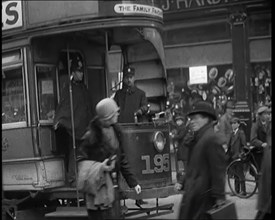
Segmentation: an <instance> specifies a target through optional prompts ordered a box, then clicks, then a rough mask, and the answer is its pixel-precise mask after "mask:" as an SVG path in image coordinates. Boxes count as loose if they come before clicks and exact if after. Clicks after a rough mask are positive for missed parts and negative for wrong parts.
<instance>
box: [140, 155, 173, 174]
mask: <svg viewBox="0 0 275 220" xmlns="http://www.w3.org/2000/svg"><path fill="white" fill-rule="evenodd" d="M141 160H144V161H145V170H142V174H153V173H162V172H168V171H169V170H170V163H169V154H168V153H167V154H156V155H155V156H154V157H151V156H150V155H142V156H141ZM151 160H153V161H152V162H153V166H151V164H152V163H151Z"/></svg>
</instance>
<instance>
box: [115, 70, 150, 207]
mask: <svg viewBox="0 0 275 220" xmlns="http://www.w3.org/2000/svg"><path fill="white" fill-rule="evenodd" d="M114 100H115V101H116V103H117V105H118V106H119V107H120V114H119V117H118V122H119V123H133V122H135V121H136V120H137V121H146V120H147V119H146V116H145V114H146V113H147V111H148V103H147V98H146V95H145V92H144V91H143V90H141V89H139V88H137V87H136V85H135V69H134V68H133V67H130V66H125V67H124V69H123V87H122V89H120V90H118V91H117V92H116V94H115V96H114ZM146 203H147V202H145V201H144V200H142V199H139V200H136V205H137V206H139V207H140V205H142V204H146Z"/></svg>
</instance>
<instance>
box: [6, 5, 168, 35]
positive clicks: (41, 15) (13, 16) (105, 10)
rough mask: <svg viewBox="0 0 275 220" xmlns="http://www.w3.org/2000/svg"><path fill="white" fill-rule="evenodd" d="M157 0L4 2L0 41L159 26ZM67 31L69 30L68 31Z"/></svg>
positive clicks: (161, 17)
mask: <svg viewBox="0 0 275 220" xmlns="http://www.w3.org/2000/svg"><path fill="white" fill-rule="evenodd" d="M157 2H158V1H155V0H154V1H152V0H138V1H133V0H130V1H122V0H120V1H118V0H116V1H112V0H110V1H99V0H97V1H13V0H10V1H4V2H2V9H3V10H2V12H3V11H4V12H5V13H4V14H3V15H2V39H5V38H8V37H11V36H13V37H14V36H15V34H19V35H29V36H32V33H38V32H39V33H41V32H42V33H43V31H45V30H47V31H50V32H52V33H54V32H60V31H64V32H66V31H67V29H72V27H74V29H75V30H83V29H85V28H86V29H87V28H89V27H92V28H104V27H107V28H110V27H116V26H127V25H128V26H135V25H136V26H155V27H158V28H161V27H162V23H163V12H162V10H161V9H160V8H159V7H158V6H157ZM69 31H70V30H69Z"/></svg>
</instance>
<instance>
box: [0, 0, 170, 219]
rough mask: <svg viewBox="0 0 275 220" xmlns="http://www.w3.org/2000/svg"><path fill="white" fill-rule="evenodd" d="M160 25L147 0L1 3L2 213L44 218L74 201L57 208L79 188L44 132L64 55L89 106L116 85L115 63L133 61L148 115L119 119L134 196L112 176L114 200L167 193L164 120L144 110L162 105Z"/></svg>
mask: <svg viewBox="0 0 275 220" xmlns="http://www.w3.org/2000/svg"><path fill="white" fill-rule="evenodd" d="M162 25H163V13H162V10H161V9H160V7H159V6H158V1H157V0H138V1H122V0H121V1H99V0H98V1H13V0H8V1H2V217H4V219H5V218H6V219H26V218H27V219H29V220H31V219H44V217H46V218H48V219H50V218H51V217H50V215H47V214H49V213H54V212H55V213H56V212H57V210H58V208H59V207H60V206H64V204H61V203H62V202H64V201H70V199H71V200H72V201H74V199H76V200H77V205H76V204H75V203H74V204H69V203H67V204H66V206H77V208H81V207H79V206H81V203H80V201H82V199H83V195H81V193H79V192H78V191H77V189H76V188H71V187H68V186H66V185H65V166H64V155H62V154H59V153H58V152H59V151H58V149H59V148H60V146H58V145H57V143H56V137H55V132H54V129H53V117H54V112H55V109H56V106H57V104H58V103H59V101H60V96H61V88H62V86H63V85H64V83H66V82H67V81H68V80H69V77H68V69H69V68H67V67H68V66H69V65H68V64H69V63H70V62H71V61H72V60H73V59H77V60H79V62H81V65H83V69H84V75H85V76H84V79H85V84H86V86H87V88H88V90H89V93H90V95H91V100H90V101H91V105H92V106H93V109H95V105H96V103H97V102H98V101H99V100H101V99H102V98H105V97H111V96H112V95H113V94H114V93H115V92H116V91H117V90H118V89H119V88H120V86H121V83H120V82H121V79H122V69H123V66H125V65H131V66H133V67H134V68H135V70H136V84H137V86H138V87H139V88H141V89H143V90H144V91H145V92H146V96H147V99H148V101H149V103H150V115H151V118H152V120H148V122H136V123H129V124H121V126H122V130H123V144H124V145H125V148H126V154H127V156H128V159H129V163H130V166H132V167H133V172H134V174H135V175H136V177H137V179H138V181H139V183H140V184H141V187H142V193H141V194H140V195H137V194H136V193H135V192H134V190H132V189H129V188H128V187H127V186H126V184H123V180H122V183H121V185H122V186H123V187H122V189H123V193H122V199H148V198H156V199H158V198H163V197H167V196H169V195H172V194H173V193H174V191H173V182H172V170H171V166H172V162H171V150H170V136H169V123H167V120H165V118H164V119H163V118H160V119H158V117H153V116H159V113H161V112H163V111H165V103H166V97H167V90H166V87H167V85H166V70H165V57H164V49H163V44H162V37H161V32H162ZM92 114H95V112H92ZM156 142H159V143H158V144H156ZM162 208H163V207H162ZM166 208H167V206H166ZM172 208H173V204H172V205H169V204H168V210H170V211H173V210H172ZM156 209H161V207H156ZM68 213H69V212H68ZM78 213H80V212H78ZM71 215H72V214H71V213H69V214H67V216H70V217H72V216H71ZM126 215H127V213H126ZM26 216H27V217H26ZM80 217H81V216H77V218H80ZM84 218H85V215H84ZM52 219H53V218H52Z"/></svg>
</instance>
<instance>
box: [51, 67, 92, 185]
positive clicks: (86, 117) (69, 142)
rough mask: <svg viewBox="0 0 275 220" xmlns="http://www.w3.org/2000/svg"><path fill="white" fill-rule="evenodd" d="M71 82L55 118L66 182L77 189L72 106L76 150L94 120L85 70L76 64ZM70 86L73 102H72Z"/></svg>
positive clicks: (68, 83) (72, 69)
mask: <svg viewBox="0 0 275 220" xmlns="http://www.w3.org/2000/svg"><path fill="white" fill-rule="evenodd" d="M71 73H72V75H71V82H67V83H66V84H65V86H64V88H63V90H62V92H61V98H60V102H59V104H58V106H57V108H56V112H55V117H54V129H55V134H56V139H57V148H58V150H59V152H60V153H62V154H63V153H64V154H65V167H66V171H67V176H66V180H67V183H68V184H69V185H70V186H71V187H75V184H76V182H75V178H76V177H75V158H74V146H73V145H74V143H73V130H72V129H73V128H72V117H71V105H72V106H73V109H72V110H73V116H74V117H73V118H74V132H75V133H74V135H75V145H76V148H78V147H79V145H80V144H81V137H82V136H83V134H84V133H85V131H86V129H87V126H88V124H89V121H90V120H91V119H92V115H91V113H92V107H91V102H90V95H89V92H88V89H87V87H86V85H85V84H84V70H83V68H82V67H80V66H79V65H78V64H77V63H76V62H73V63H72V65H71ZM70 84H71V89H72V102H71V100H70Z"/></svg>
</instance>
